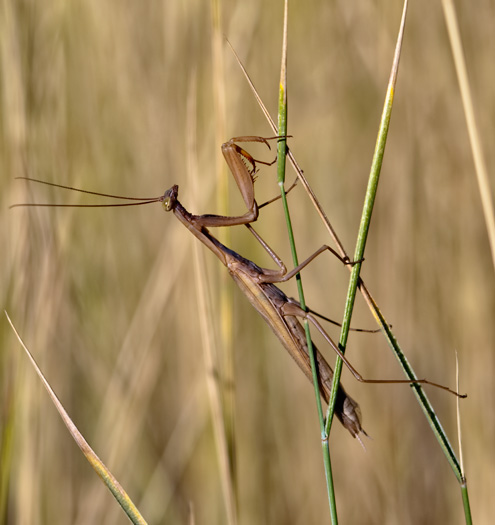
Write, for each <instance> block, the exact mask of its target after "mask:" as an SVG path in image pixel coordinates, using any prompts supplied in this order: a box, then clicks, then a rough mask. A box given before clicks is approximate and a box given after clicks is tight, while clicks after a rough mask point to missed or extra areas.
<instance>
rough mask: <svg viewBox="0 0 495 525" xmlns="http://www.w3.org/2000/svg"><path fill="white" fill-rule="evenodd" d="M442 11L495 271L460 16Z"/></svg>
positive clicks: (493, 226)
mask: <svg viewBox="0 0 495 525" xmlns="http://www.w3.org/2000/svg"><path fill="white" fill-rule="evenodd" d="M442 7H443V12H444V16H445V22H446V24H447V30H448V32H449V39H450V47H451V48H452V55H453V57H454V64H455V69H456V72H457V80H458V82H459V89H460V91H461V98H462V106H463V108H464V115H465V116H466V124H467V130H468V134H469V142H470V144H471V150H472V152H473V160H474V167H475V170H476V178H477V180H478V188H479V191H480V197H481V204H482V206H483V214H484V216H485V223H486V229H487V232H488V239H489V242H490V248H491V253H492V262H493V265H494V267H495V211H494V208H493V199H492V190H491V188H490V181H489V179H488V173H487V169H486V163H485V159H484V156H483V151H482V146H481V140H480V137H479V134H478V126H477V124H476V119H475V116H474V108H473V99H472V96H471V88H470V86H469V79H468V74H467V70H466V61H465V59H464V52H463V50H462V43H461V36H460V32H459V25H458V23H457V16H456V12H455V7H454V3H453V2H452V0H442Z"/></svg>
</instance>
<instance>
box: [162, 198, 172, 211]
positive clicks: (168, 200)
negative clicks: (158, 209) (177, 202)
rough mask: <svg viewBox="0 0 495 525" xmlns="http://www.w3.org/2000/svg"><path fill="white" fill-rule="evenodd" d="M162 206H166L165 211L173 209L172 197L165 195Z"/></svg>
mask: <svg viewBox="0 0 495 525" xmlns="http://www.w3.org/2000/svg"><path fill="white" fill-rule="evenodd" d="M162 206H163V207H164V208H165V211H170V210H171V209H172V199H171V198H170V197H165V198H164V199H163V203H162Z"/></svg>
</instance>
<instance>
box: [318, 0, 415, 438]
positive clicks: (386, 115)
mask: <svg viewBox="0 0 495 525" xmlns="http://www.w3.org/2000/svg"><path fill="white" fill-rule="evenodd" d="M406 13H407V0H406V1H405V2H404V10H403V13H402V20H401V25H400V29H399V36H398V39H397V45H396V48H395V55H394V61H393V64H392V72H391V73H390V79H389V83H388V88H387V94H386V97H385V104H384V107H383V112H382V118H381V121H380V128H379V130H378V138H377V141H376V145H375V152H374V154H373V161H372V164H371V170H370V176H369V179H368V188H367V190H366V197H365V200H364V206H363V213H362V216H361V224H360V226H359V233H358V238H357V242H356V250H355V252H354V260H355V261H359V262H357V264H355V265H354V266H353V268H352V271H351V277H350V280H349V287H348V291H347V300H346V304H345V309H344V318H343V321H342V328H341V332H340V339H339V348H340V350H341V351H342V353H344V352H345V348H346V345H347V339H348V336H349V329H350V325H351V317H352V311H353V308H354V301H355V299H356V292H357V288H358V284H359V273H360V271H361V262H360V261H361V260H362V259H363V257H364V250H365V247H366V240H367V238H368V232H369V228H370V222H371V214H372V211H373V206H374V203H375V197H376V192H377V189H378V181H379V179H380V171H381V167H382V163H383V154H384V152H385V144H386V142H387V135H388V129H389V125H390V116H391V114H392V105H393V100H394V88H395V84H396V81H397V72H398V68H399V59H400V52H401V48H402V39H403V36H404V26H405V21H406ZM342 365H343V362H342V359H341V358H340V357H337V361H336V363H335V373H334V376H333V382H332V391H331V393H330V401H329V404H328V411H327V420H326V427H325V430H326V432H327V433H330V428H331V426H332V420H333V415H334V410H335V402H336V400H337V391H338V387H339V382H340V376H341V374H342Z"/></svg>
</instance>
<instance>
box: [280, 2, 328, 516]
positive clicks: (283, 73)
mask: <svg viewBox="0 0 495 525" xmlns="http://www.w3.org/2000/svg"><path fill="white" fill-rule="evenodd" d="M287 20H288V0H286V1H285V10H284V36H283V44H282V65H281V69H280V89H279V100H278V135H279V137H281V138H280V139H279V141H278V146H277V181H278V184H279V186H280V193H281V197H282V204H283V208H284V214H285V220H286V225H287V232H288V235H289V243H290V249H291V253H292V262H293V264H294V267H296V266H298V265H299V260H298V257H297V251H296V244H295V239H294V232H293V229H292V222H291V219H290V212H289V206H288V203H287V196H286V194H285V188H284V184H285V165H286V155H287V145H286V142H287V140H286V137H287ZM296 283H297V291H298V295H299V303H300V305H301V308H302V309H303V310H305V311H306V301H305V299H304V291H303V286H302V280H301V275H300V274H297V275H296ZM303 325H304V331H305V333H306V341H307V345H308V353H309V358H310V363H311V372H312V376H313V386H314V391H315V398H316V409H317V412H318V420H319V423H320V431H321V438H322V453H323V464H324V468H325V479H326V483H327V491H328V503H329V507H330V516H331V521H332V523H333V524H336V523H338V519H337V507H336V501H335V491H334V486H333V476H332V466H331V461H330V451H329V448H328V434H326V433H325V419H324V416H323V408H322V404H321V396H320V389H319V385H318V374H317V365H316V357H315V352H314V348H313V343H312V340H311V333H310V330H309V323H308V321H307V320H306V319H304V321H303Z"/></svg>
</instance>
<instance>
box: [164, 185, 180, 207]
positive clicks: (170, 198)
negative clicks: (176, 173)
mask: <svg viewBox="0 0 495 525" xmlns="http://www.w3.org/2000/svg"><path fill="white" fill-rule="evenodd" d="M178 192H179V187H178V186H177V185H175V186H172V187H171V188H170V189H169V190H167V191H166V192H165V193H164V195H163V197H162V199H161V201H162V206H163V208H164V209H165V211H170V210H171V209H173V208H174V206H175V203H176V202H177V194H178Z"/></svg>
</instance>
